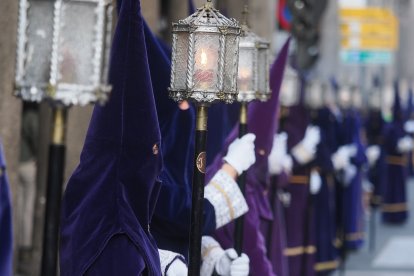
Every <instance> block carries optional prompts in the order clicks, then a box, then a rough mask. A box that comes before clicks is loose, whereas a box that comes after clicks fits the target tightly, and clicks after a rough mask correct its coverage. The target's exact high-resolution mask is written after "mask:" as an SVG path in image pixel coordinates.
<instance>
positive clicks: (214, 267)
mask: <svg viewBox="0 0 414 276" xmlns="http://www.w3.org/2000/svg"><path fill="white" fill-rule="evenodd" d="M201 253H202V256H203V263H202V266H201V275H202V276H210V275H211V274H212V273H213V271H215V272H216V273H217V274H218V275H223V276H247V275H248V274H249V270H250V265H249V262H250V260H249V258H248V257H247V255H246V254H242V255H241V256H240V257H239V256H238V255H237V252H236V250H234V249H233V248H231V249H227V250H223V249H222V248H221V246H220V245H219V243H218V242H217V241H216V240H215V239H213V238H212V237H209V236H203V238H202V242H201Z"/></svg>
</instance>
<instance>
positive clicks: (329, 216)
mask: <svg viewBox="0 0 414 276" xmlns="http://www.w3.org/2000/svg"><path fill="white" fill-rule="evenodd" d="M314 112H315V113H316V114H315V118H314V121H315V122H314V123H315V125H317V126H318V127H319V128H320V131H321V142H320V143H319V145H318V148H317V152H316V159H315V161H314V166H315V168H316V170H317V171H318V172H319V174H320V176H321V180H322V185H321V189H320V191H319V192H318V193H317V194H316V195H315V196H314V204H315V205H314V207H315V216H314V217H315V233H316V235H315V238H316V250H317V251H316V264H315V271H316V272H317V274H318V275H328V274H329V273H330V272H332V271H333V270H335V269H336V268H337V267H338V265H339V261H338V252H337V248H336V246H335V244H336V243H337V227H336V196H335V195H336V192H335V191H336V187H335V179H334V172H335V171H334V167H333V164H332V161H331V156H332V154H333V153H334V152H335V151H336V150H337V148H338V128H339V125H338V121H337V119H336V117H335V115H334V114H333V113H332V112H331V110H330V109H329V108H327V107H323V108H321V109H320V110H318V111H314Z"/></svg>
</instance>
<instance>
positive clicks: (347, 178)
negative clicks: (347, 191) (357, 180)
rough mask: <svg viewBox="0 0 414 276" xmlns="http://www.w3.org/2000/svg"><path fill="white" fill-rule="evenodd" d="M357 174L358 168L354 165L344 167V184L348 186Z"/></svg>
mask: <svg viewBox="0 0 414 276" xmlns="http://www.w3.org/2000/svg"><path fill="white" fill-rule="evenodd" d="M356 174H357V169H356V167H355V166H354V165H349V166H347V167H346V168H345V169H344V174H343V183H342V184H343V186H344V187H348V186H349V184H351V181H352V180H353V179H354V177H355V176H356Z"/></svg>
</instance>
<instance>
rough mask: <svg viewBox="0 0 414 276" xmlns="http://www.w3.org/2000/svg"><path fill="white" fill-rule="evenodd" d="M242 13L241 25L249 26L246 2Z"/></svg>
mask: <svg viewBox="0 0 414 276" xmlns="http://www.w3.org/2000/svg"><path fill="white" fill-rule="evenodd" d="M242 14H243V21H242V25H244V26H249V6H248V5H247V4H246V5H244V8H243V12H242Z"/></svg>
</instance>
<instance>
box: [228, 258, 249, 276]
mask: <svg viewBox="0 0 414 276" xmlns="http://www.w3.org/2000/svg"><path fill="white" fill-rule="evenodd" d="M249 271H250V259H249V257H248V256H247V255H246V254H244V253H242V254H241V256H240V257H237V258H236V259H234V260H233V262H232V263H231V267H230V275H231V276H247V275H249Z"/></svg>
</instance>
